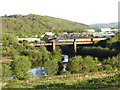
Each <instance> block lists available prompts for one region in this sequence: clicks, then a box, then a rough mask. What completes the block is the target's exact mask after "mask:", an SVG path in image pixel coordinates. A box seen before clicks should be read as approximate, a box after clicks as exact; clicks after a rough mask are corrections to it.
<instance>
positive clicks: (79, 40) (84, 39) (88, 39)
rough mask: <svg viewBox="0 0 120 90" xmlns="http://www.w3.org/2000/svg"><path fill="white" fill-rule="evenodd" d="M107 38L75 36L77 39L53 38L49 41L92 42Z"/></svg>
mask: <svg viewBox="0 0 120 90" xmlns="http://www.w3.org/2000/svg"><path fill="white" fill-rule="evenodd" d="M105 39H107V38H75V39H51V40H49V42H74V41H76V42H91V41H99V40H105Z"/></svg>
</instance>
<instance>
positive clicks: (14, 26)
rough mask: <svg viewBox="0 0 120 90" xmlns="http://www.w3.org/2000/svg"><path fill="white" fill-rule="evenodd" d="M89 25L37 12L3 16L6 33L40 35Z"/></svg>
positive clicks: (83, 28) (82, 29)
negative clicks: (41, 14) (36, 13)
mask: <svg viewBox="0 0 120 90" xmlns="http://www.w3.org/2000/svg"><path fill="white" fill-rule="evenodd" d="M87 28H91V27H90V26H88V25H85V24H81V23H77V22H72V21H68V20H64V19H60V18H54V17H49V16H40V15H35V14H29V15H25V16H23V15H10V16H3V17H2V29H3V32H6V33H14V34H16V35H36V34H37V35H39V34H42V33H44V32H47V31H52V32H56V33H57V32H63V31H68V32H73V31H74V32H81V31H84V30H85V29H87Z"/></svg>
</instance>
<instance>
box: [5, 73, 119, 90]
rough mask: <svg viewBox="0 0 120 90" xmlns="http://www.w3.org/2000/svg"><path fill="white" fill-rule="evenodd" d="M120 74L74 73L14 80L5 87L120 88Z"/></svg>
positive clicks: (117, 89) (116, 89)
mask: <svg viewBox="0 0 120 90" xmlns="http://www.w3.org/2000/svg"><path fill="white" fill-rule="evenodd" d="M119 78H120V74H118V73H106V72H105V73H101V72H98V73H90V74H87V75H85V74H74V75H71V76H70V75H66V77H65V75H62V76H61V77H60V76H51V77H50V76H49V77H43V78H39V79H37V80H35V81H26V82H22V83H17V80H12V81H11V82H10V83H9V84H8V85H6V86H4V87H3V88H35V89H53V88H54V89H57V88H59V89H98V88H104V89H105V88H109V89H112V90H113V89H115V90H119V88H120V79H119Z"/></svg>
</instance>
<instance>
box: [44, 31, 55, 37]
mask: <svg viewBox="0 0 120 90" xmlns="http://www.w3.org/2000/svg"><path fill="white" fill-rule="evenodd" d="M45 35H49V36H53V35H54V33H52V32H46V33H45Z"/></svg>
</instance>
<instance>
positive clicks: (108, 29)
mask: <svg viewBox="0 0 120 90" xmlns="http://www.w3.org/2000/svg"><path fill="white" fill-rule="evenodd" d="M112 31H113V30H112V29H111V28H101V32H102V33H105V32H112Z"/></svg>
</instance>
